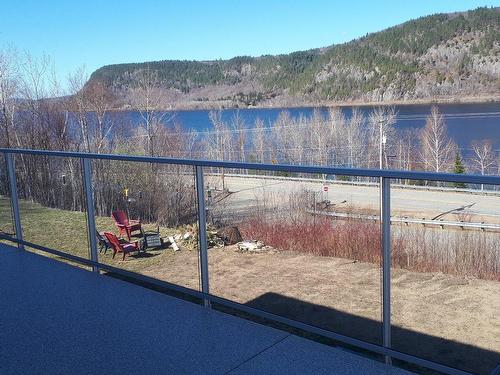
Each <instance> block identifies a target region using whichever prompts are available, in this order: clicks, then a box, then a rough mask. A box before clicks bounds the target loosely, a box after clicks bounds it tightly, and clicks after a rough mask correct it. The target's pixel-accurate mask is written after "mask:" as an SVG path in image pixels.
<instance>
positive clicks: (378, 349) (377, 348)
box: [0, 234, 472, 375]
mask: <svg viewBox="0 0 500 375" xmlns="http://www.w3.org/2000/svg"><path fill="white" fill-rule="evenodd" d="M0 239H3V240H8V241H11V242H14V243H18V244H22V245H23V246H26V247H28V248H33V249H35V250H39V251H43V252H46V253H49V254H53V255H57V256H59V257H61V258H64V259H67V260H70V261H73V262H77V263H80V264H82V265H85V266H88V267H90V268H92V267H97V268H99V269H100V270H101V271H102V270H105V271H109V272H113V273H116V274H118V275H122V276H126V277H129V278H132V279H135V280H138V281H142V282H145V283H149V284H151V285H154V286H160V287H164V288H165V289H170V290H172V291H175V292H179V293H183V294H186V295H189V296H191V297H195V298H198V299H200V300H205V299H208V300H209V301H211V302H212V303H216V304H220V305H222V306H226V307H229V308H233V309H235V310H239V311H242V312H246V313H249V314H252V315H254V316H257V317H260V318H264V319H268V320H271V321H274V322H277V323H282V324H285V325H287V326H290V327H292V328H297V329H300V330H302V331H305V332H310V333H313V334H317V335H320V336H324V337H327V338H330V339H332V340H335V341H338V342H341V343H344V344H347V345H352V346H354V347H357V348H360V349H364V350H368V351H370V352H373V353H376V354H380V355H384V356H390V357H392V358H396V359H399V360H402V361H405V362H408V363H413V364H415V365H417V366H422V367H426V368H429V369H431V370H435V371H439V372H442V373H445V374H450V375H472V374H471V373H469V372H467V371H462V370H459V369H456V368H454V367H449V366H446V365H442V364H440V363H436V362H432V361H429V360H426V359H423V358H419V357H415V356H413V355H411V354H407V353H403V352H399V351H397V350H394V349H390V348H386V347H384V346H381V345H377V344H373V343H370V342H367V341H363V340H359V339H356V338H353V337H350V336H346V335H342V334H339V333H335V332H332V331H328V330H326V329H323V328H320V327H317V326H313V325H310V324H307V323H303V322H300V321H297V320H292V319H289V318H286V317H284V316H281V315H276V314H274V313H271V312H268V311H265V310H261V309H257V308H255V307H251V306H247V305H245V304H241V303H239V302H235V301H231V300H228V299H225V298H222V297H219V296H216V295H213V294H207V293H203V292H200V291H198V290H194V289H190V288H187V287H183V286H180V285H177V284H172V283H169V282H167V281H163V280H159V279H155V278H153V277H149V276H146V275H142V274H140V273H136V272H133V271H127V270H124V269H122V268H117V267H114V266H111V265H109V264H105V263H100V262H94V261H92V260H89V259H86V258H82V257H79V256H76V255H72V254H68V253H64V252H62V251H59V250H54V249H51V248H48V247H45V246H41V245H38V244H35V243H32V242H29V241H24V240H18V239H16V238H14V237H10V236H7V235H4V234H0Z"/></svg>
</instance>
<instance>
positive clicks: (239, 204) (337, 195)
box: [207, 176, 500, 223]
mask: <svg viewBox="0 0 500 375" xmlns="http://www.w3.org/2000/svg"><path fill="white" fill-rule="evenodd" d="M207 182H208V183H209V185H210V186H211V187H216V188H218V189H220V188H222V181H221V178H220V177H215V176H208V178H207ZM225 186H226V187H227V188H228V189H229V190H230V191H231V192H232V193H233V194H232V195H231V196H230V197H228V198H226V199H225V203H226V206H227V207H229V206H231V207H233V208H234V209H236V210H238V208H239V210H245V209H246V210H248V209H249V208H251V207H255V206H256V205H257V203H258V202H259V201H261V200H262V199H263V198H264V197H267V199H268V201H269V200H280V199H286V197H287V193H293V192H297V193H298V192H300V191H303V190H309V191H315V192H318V199H319V200H321V199H329V200H330V201H331V202H332V203H339V202H343V201H345V203H342V204H341V205H343V206H345V205H350V206H352V207H353V208H354V211H355V210H356V209H357V208H358V209H367V208H371V209H376V210H378V209H379V206H380V205H379V188H378V187H376V186H354V185H345V184H333V183H332V184H329V191H328V193H324V192H322V189H323V183H322V182H307V181H286V180H285V181H283V180H279V179H269V178H265V179H263V178H253V177H233V176H231V177H229V176H226V177H225ZM472 203H474V206H473V207H471V208H469V209H467V213H469V214H471V215H472V217H471V221H486V222H491V223H500V196H491V195H478V194H468V193H463V192H462V193H460V192H447V191H428V190H413V189H404V188H395V187H393V188H392V189H391V212H392V215H397V216H402V215H407V216H412V217H418V218H422V217H426V218H431V217H433V216H436V215H438V214H440V213H443V212H445V211H448V210H452V209H455V208H458V207H461V206H464V205H469V204H472ZM220 204H222V202H221V203H220ZM446 218H448V219H452V218H453V219H457V218H458V217H457V215H456V214H455V215H448V216H446V217H445V219H446Z"/></svg>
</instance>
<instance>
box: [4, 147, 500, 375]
mask: <svg viewBox="0 0 500 375" xmlns="http://www.w3.org/2000/svg"><path fill="white" fill-rule="evenodd" d="M0 153H2V154H3V155H4V156H5V159H6V162H7V163H6V164H7V169H8V176H9V186H10V194H11V202H12V204H11V207H12V213H13V218H14V229H15V233H16V237H15V238H14V237H11V236H8V235H5V234H2V235H0V238H2V239H7V240H9V241H12V242H14V243H17V244H18V246H19V248H21V249H23V248H24V246H28V247H31V248H35V249H38V250H42V251H45V252H49V253H52V254H57V255H58V256H61V257H63V258H66V259H69V260H73V261H76V262H79V263H81V264H85V265H89V266H91V267H92V269H93V270H94V271H97V272H98V271H99V269H103V270H111V271H113V272H116V273H119V274H123V275H125V276H128V277H133V278H136V279H139V280H144V281H147V282H150V283H153V284H157V285H163V286H167V287H169V288H171V289H174V290H178V291H182V292H183V293H187V294H190V295H192V296H195V297H197V298H202V299H203V300H204V304H205V306H206V307H207V308H210V303H211V302H213V303H218V304H222V305H225V306H229V307H232V308H235V309H238V310H241V311H245V312H248V313H251V314H254V315H256V316H260V317H263V318H266V319H270V320H274V321H277V322H280V323H284V324H287V325H289V326H291V327H295V328H298V329H301V330H305V331H309V332H312V333H316V334H319V335H323V336H325V337H329V338H332V339H334V340H337V341H340V342H343V343H346V344H349V345H353V346H355V347H359V348H362V349H366V350H370V351H372V352H374V353H378V354H382V355H384V356H385V357H386V361H387V362H390V360H391V358H397V359H400V360H403V361H406V362H410V363H413V364H416V365H419V366H423V367H427V368H429V369H433V370H436V371H440V372H443V373H447V374H453V375H462V374H467V372H464V371H461V370H458V369H455V368H452V367H448V366H445V365H442V364H439V363H436V362H432V361H429V360H426V359H424V358H420V357H416V356H413V355H410V354H406V353H401V352H398V351H397V350H394V349H393V348H392V346H391V292H390V287H391V285H390V284H391V283H390V280H391V241H390V238H391V234H390V229H391V225H390V222H391V218H390V191H391V179H412V180H427V181H444V182H458V183H471V184H491V185H500V176H481V175H465V174H446V173H429V172H414V171H396V170H378V169H353V168H334V167H317V166H294V165H280V164H257V163H238V162H225V161H209V160H192V159H173V158H165V157H148V156H132V155H112V154H90V153H80V152H63V151H43V150H24V149H5V148H0ZM16 154H25V155H38V156H54V157H66V158H78V159H80V160H81V162H82V166H83V173H84V176H83V177H84V188H85V198H86V199H85V200H86V203H87V227H88V233H89V238H93V237H94V235H93V234H94V233H95V218H94V213H93V203H94V201H93V194H92V170H91V163H90V161H91V160H116V161H130V162H140V163H157V164H176V165H187V166H193V167H194V168H195V172H196V174H195V175H196V192H197V198H198V218H199V221H200V225H199V231H200V232H199V238H200V279H201V280H200V281H201V292H199V291H196V290H192V289H188V288H183V287H181V286H178V285H174V284H169V283H166V282H163V281H161V280H157V279H154V278H150V277H147V276H144V275H140V274H138V273H134V272H130V271H126V270H123V269H119V268H116V267H112V266H109V265H106V264H104V263H100V262H99V261H98V257H97V250H96V244H95V239H94V241H90V254H89V259H85V258H81V257H77V256H74V255H71V254H67V253H64V252H61V251H58V250H55V249H50V248H47V247H44V246H41V245H38V244H34V243H30V242H27V241H25V240H23V236H22V226H21V217H20V211H19V202H18V197H17V185H16V174H15V165H14V157H13V156H14V155H16ZM204 167H215V168H228V169H250V170H263V171H277V172H295V173H316V174H328V175H344V176H359V177H376V178H380V207H381V213H380V223H381V236H382V238H381V241H382V263H383V269H382V317H383V318H382V339H383V344H382V345H376V344H373V343H369V342H366V341H362V340H359V339H355V338H352V337H349V336H345V335H341V334H338V333H335V332H332V331H328V330H325V329H322V328H319V327H315V326H312V325H309V324H306V323H302V322H298V321H295V320H292V319H289V318H286V317H283V316H279V315H275V314H272V313H269V312H266V311H263V310H259V309H255V308H251V307H249V306H245V305H243V304H240V303H237V302H234V301H230V300H226V299H223V298H221V297H217V296H215V295H212V294H210V292H209V268H208V251H207V241H206V238H207V236H206V234H207V233H206V225H205V224H206V222H205V221H206V217H205V216H206V207H205V192H204V184H203V168H204Z"/></svg>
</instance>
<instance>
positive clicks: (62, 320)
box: [0, 244, 408, 374]
mask: <svg viewBox="0 0 500 375" xmlns="http://www.w3.org/2000/svg"><path fill="white" fill-rule="evenodd" d="M0 301H1V311H0V314H1V318H0V373H1V374H35V373H36V374H89V373H106V374H118V373H119V374H124V373H125V374H134V373H142V374H256V373H259V374H312V373H314V374H408V372H406V371H403V370H401V369H397V368H393V367H389V366H386V365H384V364H382V363H379V362H376V361H373V360H371V359H368V358H365V357H362V356H359V355H356V354H353V353H350V352H347V351H344V350H342V349H339V348H333V347H329V346H326V345H322V344H319V343H316V342H313V341H310V340H306V339H304V338H300V337H298V336H294V335H292V334H289V333H287V332H284V331H280V330H277V329H273V328H270V327H267V326H264V325H260V324H257V323H254V322H251V321H248V320H244V319H241V318H238V317H235V316H232V315H228V314H224V313H221V312H218V311H214V310H210V309H206V308H204V307H202V306H199V305H196V304H193V303H190V302H187V301H184V300H181V299H177V298H174V297H170V296H167V295H164V294H160V293H157V292H155V291H152V290H149V289H145V288H142V287H140V286H137V285H133V284H130V283H127V282H124V281H120V280H117V279H113V278H111V277H106V276H102V275H98V274H95V273H91V272H88V271H85V270H83V269H79V268H77V267H73V266H70V265H68V264H65V263H61V262H58V261H56V260H52V259H49V258H47V257H43V256H40V255H36V254H33V253H30V252H23V251H19V250H17V248H14V247H10V246H7V245H4V244H0Z"/></svg>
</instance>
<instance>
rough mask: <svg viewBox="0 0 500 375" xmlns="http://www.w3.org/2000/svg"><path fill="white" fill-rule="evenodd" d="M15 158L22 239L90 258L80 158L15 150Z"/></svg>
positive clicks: (40, 252)
mask: <svg viewBox="0 0 500 375" xmlns="http://www.w3.org/2000/svg"><path fill="white" fill-rule="evenodd" d="M14 161H15V170H16V180H17V190H18V196H19V210H20V216H21V226H22V230H23V239H24V240H25V241H28V242H32V243H34V244H37V245H40V246H44V247H47V248H49V249H54V250H58V251H62V252H64V253H67V254H70V255H75V256H78V257H81V258H86V259H89V245H88V235H87V217H86V212H85V211H86V205H85V197H84V194H83V178H82V168H81V161H80V159H78V158H66V157H55V156H44V155H22V154H16V155H15V157H14ZM28 249H30V248H28ZM35 251H36V252H37V253H39V254H43V255H47V256H50V257H55V258H57V259H59V260H63V259H62V258H61V257H58V256H56V255H52V254H48V253H45V252H42V251H38V250H35ZM85 268H87V267H85Z"/></svg>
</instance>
